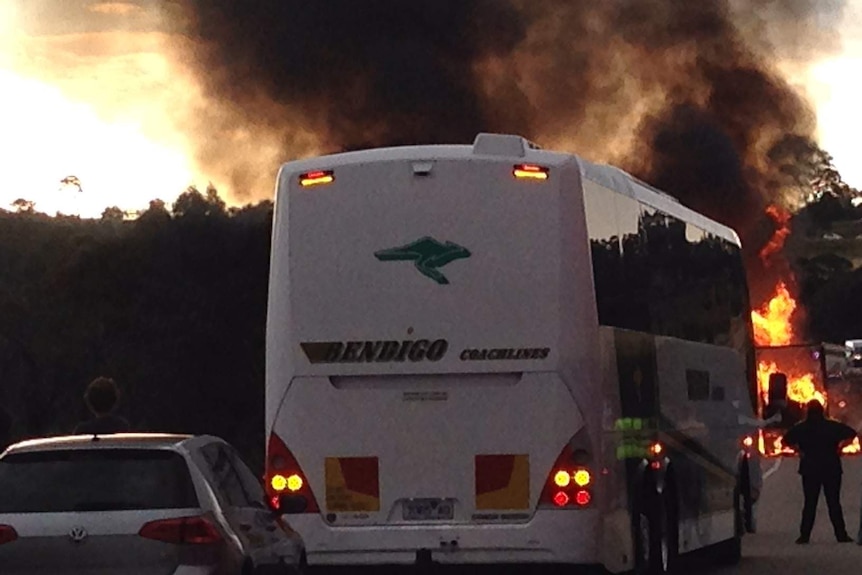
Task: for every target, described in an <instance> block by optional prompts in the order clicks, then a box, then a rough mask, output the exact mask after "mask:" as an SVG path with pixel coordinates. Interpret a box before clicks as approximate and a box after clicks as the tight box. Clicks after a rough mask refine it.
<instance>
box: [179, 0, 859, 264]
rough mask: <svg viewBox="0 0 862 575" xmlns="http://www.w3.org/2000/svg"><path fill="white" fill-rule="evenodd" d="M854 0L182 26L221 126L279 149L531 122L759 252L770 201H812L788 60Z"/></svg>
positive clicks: (564, 3)
mask: <svg viewBox="0 0 862 575" xmlns="http://www.w3.org/2000/svg"><path fill="white" fill-rule="evenodd" d="M843 1H844V0H840V1H838V0H829V1H823V0H753V1H748V2H742V1H741V0H739V1H734V0H698V1H695V2H675V1H671V0H638V1H636V2H632V1H630V0H607V1H603V2H586V1H574V0H415V1H412V2H403V1H398V0H365V1H361V2H360V1H357V0H327V1H325V2H301V1H299V0H256V1H255V2H235V1H231V0H184V2H185V4H184V6H185V14H184V16H185V17H184V18H183V29H182V33H183V34H184V35H185V37H186V39H187V41H188V45H189V46H191V48H190V49H191V50H192V51H193V52H194V53H193V54H192V55H191V57H189V58H188V61H190V62H194V64H193V66H195V70H196V74H197V76H198V77H199V79H200V81H201V82H203V83H204V85H205V87H206V93H207V94H208V97H209V98H210V99H211V100H212V102H213V103H214V105H213V106H212V108H211V110H221V111H223V110H225V109H226V108H225V107H226V106H228V107H229V108H230V113H229V114H222V113H220V112H219V113H218V114H216V112H213V114H214V117H213V118H212V119H211V120H208V124H209V125H215V126H219V127H220V129H222V130H224V131H225V132H226V133H230V132H232V131H242V130H245V129H246V128H244V126H252V128H251V131H252V133H256V134H258V135H259V136H258V137H262V136H264V135H265V136H266V138H269V139H270V141H272V142H277V144H273V145H274V146H275V147H276V148H277V149H278V153H280V154H281V157H280V158H279V161H284V160H288V159H292V158H296V157H301V156H306V155H309V154H314V153H322V152H332V151H339V150H349V149H357V148H363V147H370V146H383V145H397V144H404V143H469V142H471V141H472V140H473V138H474V136H475V135H476V133H477V132H479V131H493V132H507V133H519V134H521V135H524V136H526V137H528V138H530V139H532V140H534V141H536V142H537V143H539V144H540V145H542V146H544V147H546V148H553V149H563V150H567V151H571V152H575V153H578V154H581V155H582V156H584V157H587V158H589V159H591V160H594V161H604V162H610V163H614V164H617V165H619V166H620V167H622V168H624V169H627V170H629V171H631V172H632V173H634V174H635V175H636V176H638V177H640V178H641V179H644V180H646V181H648V182H650V183H652V184H654V185H656V186H657V187H660V188H662V189H665V190H666V191H668V192H670V193H672V194H674V195H676V196H677V197H678V198H680V200H682V201H683V202H684V203H686V204H688V205H690V206H692V207H693V208H695V209H699V210H702V211H704V212H705V213H707V214H708V215H710V216H711V217H713V218H715V219H717V220H719V221H722V222H723V223H726V224H729V225H731V226H733V227H734V228H736V229H737V230H738V231H739V232H740V235H741V236H742V238H743V241H744V242H745V243H746V245H747V252H748V253H750V254H753V255H755V256H756V254H757V252H758V251H759V249H760V248H761V247H762V246H763V245H764V244H765V243H766V242H767V241H768V239H769V237H770V235H771V232H772V224H771V222H772V219H770V218H769V217H768V216H766V214H765V210H766V207H767V206H769V205H772V204H776V205H779V206H781V207H782V208H784V209H793V208H794V207H797V206H798V205H799V202H800V198H801V197H800V186H799V185H798V182H796V181H794V179H793V178H792V177H790V176H788V174H787V173H786V170H781V169H780V168H781V165H782V161H784V160H786V159H787V156H788V153H789V152H788V150H791V151H792V149H794V147H796V148H799V149H803V150H804V149H806V147H808V148H810V147H811V146H813V140H812V136H813V134H814V129H815V118H814V114H813V112H812V110H811V108H810V107H809V105H808V103H807V102H806V101H805V99H804V97H803V96H802V95H800V94H798V93H797V92H795V91H794V89H792V88H791V87H790V85H789V84H788V82H787V81H786V80H785V78H783V77H782V76H781V74H780V73H779V69H778V68H777V63H778V60H779V59H781V60H782V61H787V60H791V61H796V62H799V61H805V60H806V59H811V58H813V57H815V56H818V55H822V54H823V53H825V52H829V51H831V50H835V49H836V46H835V45H834V44H833V43H832V42H831V40H828V38H830V37H831V36H830V35H828V34H824V33H823V31H824V30H828V28H829V26H830V25H831V24H834V22H835V20H836V19H838V18H839V17H840V15H841V11H842V9H843ZM824 38H827V39H824ZM225 103H229V104H225ZM215 116H218V117H215ZM240 121H241V123H239V122H240ZM256 139H257V138H255V139H254V140H253V141H252V144H251V145H253V142H254V141H255V140H256ZM200 152H201V154H202V157H201V161H203V162H204V163H206V161H207V157H206V154H208V153H210V152H209V151H208V148H207V147H206V146H205V147H203V148H202V149H201V150H200ZM228 153H229V150H228ZM273 173H274V172H273ZM267 176H268V177H271V174H267ZM235 179H236V180H237V182H235V183H240V184H242V183H244V185H246V186H250V185H251V184H252V183H253V179H252V174H250V173H247V174H245V175H243V174H241V173H238V174H236V175H235ZM249 192H250V193H251V190H249ZM752 261H754V260H752Z"/></svg>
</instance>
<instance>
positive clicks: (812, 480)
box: [781, 399, 856, 543]
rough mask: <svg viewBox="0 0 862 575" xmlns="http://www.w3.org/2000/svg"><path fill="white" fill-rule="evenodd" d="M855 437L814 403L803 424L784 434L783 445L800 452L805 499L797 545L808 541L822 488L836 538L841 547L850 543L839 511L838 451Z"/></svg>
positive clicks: (851, 430)
mask: <svg viewBox="0 0 862 575" xmlns="http://www.w3.org/2000/svg"><path fill="white" fill-rule="evenodd" d="M855 436H856V431H855V430H854V429H853V428H852V427H850V426H848V425H844V424H843V423H840V422H838V421H833V420H831V419H827V418H826V417H825V415H824V411H823V404H821V403H820V402H819V401H817V400H816V399H812V400H811V401H809V402H808V405H807V414H806V416H805V420H803V421H801V422H799V423H797V424H796V425H794V426H793V427H792V428H791V429H790V430H789V431H788V432H787V433H786V434H784V437H783V438H782V440H781V441H782V443H783V444H784V445H787V446H790V447H793V448H794V449H796V450H797V451H798V452H799V474H800V475H801V476H802V492H803V494H804V496H805V504H804V505H803V508H802V523H801V525H800V526H799V538H798V539H797V540H796V542H797V543H808V540H809V538H810V537H811V529H812V528H813V527H814V517H815V515H816V513H817V500H818V499H820V489H821V488H822V489H823V492H824V494H825V495H826V505H827V506H828V507H829V519H830V520H831V521H832V529H833V530H834V531H835V538H836V539H838V541H839V542H841V543H849V542H851V541H853V539H851V538H850V536H849V535H848V534H847V529H846V526H845V525H844V513H843V512H842V511H841V474H842V470H841V452H840V449H841V446H842V444H844V443H846V442H848V441H850V440H851V439H853V438H854V437H855Z"/></svg>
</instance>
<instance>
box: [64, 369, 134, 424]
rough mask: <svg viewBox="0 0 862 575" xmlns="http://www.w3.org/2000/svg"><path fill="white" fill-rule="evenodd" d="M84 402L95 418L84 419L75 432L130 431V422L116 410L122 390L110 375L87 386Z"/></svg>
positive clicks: (99, 378) (98, 378)
mask: <svg viewBox="0 0 862 575" xmlns="http://www.w3.org/2000/svg"><path fill="white" fill-rule="evenodd" d="M84 402H85V403H86V404H87V408H88V409H89V410H90V412H91V413H92V414H93V416H94V417H93V418H92V419H89V420H87V421H82V422H81V423H79V424H78V425H77V426H76V427H75V434H78V435H83V434H87V435H89V434H94V435H95V434H105V433H122V432H125V431H129V427H130V426H129V422H128V421H126V419H125V418H123V417H121V416H119V415H116V414H115V413H114V410H115V409H116V408H117V404H119V402H120V390H119V388H118V387H117V384H116V382H115V381H114V380H113V379H111V378H109V377H97V378H96V379H94V380H93V381H91V382H90V385H88V386H87V391H86V392H84Z"/></svg>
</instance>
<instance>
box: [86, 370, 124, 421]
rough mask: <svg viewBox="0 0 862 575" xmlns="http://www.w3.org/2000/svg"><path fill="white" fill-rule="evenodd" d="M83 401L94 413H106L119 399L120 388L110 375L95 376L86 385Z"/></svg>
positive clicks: (114, 406) (109, 411)
mask: <svg viewBox="0 0 862 575" xmlns="http://www.w3.org/2000/svg"><path fill="white" fill-rule="evenodd" d="M84 401H85V402H86V404H87V407H88V408H89V409H90V411H92V412H93V414H95V415H107V414H109V413H111V412H112V411H114V409H116V407H117V404H118V403H119V401H120V389H119V388H118V387H117V384H116V383H115V382H114V380H113V379H111V378H110V377H97V378H96V379H94V380H93V381H91V382H90V385H88V386H87V391H86V392H84Z"/></svg>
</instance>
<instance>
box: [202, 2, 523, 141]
mask: <svg viewBox="0 0 862 575" xmlns="http://www.w3.org/2000/svg"><path fill="white" fill-rule="evenodd" d="M190 5H191V6H192V7H193V16H192V18H191V21H192V22H193V25H194V29H193V34H194V37H195V38H196V39H197V40H199V41H202V44H201V45H202V46H203V47H204V50H203V52H202V54H203V56H204V57H203V59H202V60H201V61H200V65H201V75H202V77H203V78H205V79H206V80H207V81H209V82H210V85H211V87H212V89H214V90H215V91H216V93H217V94H218V95H219V96H221V97H223V98H227V99H230V100H232V101H234V102H239V103H240V105H242V104H243V103H249V104H250V103H251V101H250V100H251V98H249V96H253V97H256V96H257V94H258V92H259V91H263V92H264V93H265V95H266V96H267V97H268V98H269V99H271V100H272V101H273V102H274V103H276V104H278V105H282V106H285V107H288V108H290V109H292V110H293V111H298V112H300V113H301V121H302V122H303V123H304V126H303V128H304V129H308V130H312V131H313V132H314V133H315V134H317V135H318V136H319V137H321V138H322V139H323V141H324V143H325V147H327V148H328V149H329V150H333V149H353V148H360V147H367V146H378V145H384V144H404V143H420V144H421V143H442V142H447V143H448V142H459V143H460V142H470V141H472V139H473V137H475V135H476V132H477V131H479V130H481V129H483V128H486V127H488V123H487V122H486V121H485V118H484V112H483V102H482V98H481V97H480V94H479V91H478V90H477V85H478V78H477V75H476V71H475V70H474V68H473V66H474V64H475V63H476V62H478V61H480V60H482V59H484V58H486V57H489V56H493V55H501V56H506V55H507V54H509V53H510V52H511V51H512V50H513V49H514V48H515V46H516V45H517V43H518V42H519V41H521V40H522V39H523V37H524V34H525V33H526V27H527V26H528V24H529V23H528V22H526V21H524V19H523V18H522V17H521V15H520V14H519V13H518V12H517V11H516V10H515V9H514V8H513V7H512V6H510V5H509V4H508V3H506V2H496V1H494V0H486V1H476V0H468V1H460V0H459V1H449V0H443V1H441V0H419V1H410V2H403V1H397V0H376V1H375V0H371V1H361V0H327V1H322V2H320V1H314V2H306V1H299V0H255V1H254V2H240V1H223V0H222V1H220V0H190ZM271 113H272V109H265V108H264V109H260V110H259V114H258V116H259V118H258V119H259V120H260V121H261V122H267V123H269V122H271V123H274V124H277V123H278V122H279V118H277V117H271V116H270V114H271ZM514 128H516V129H519V130H520V129H525V128H526V124H524V125H521V126H515V127H514Z"/></svg>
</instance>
